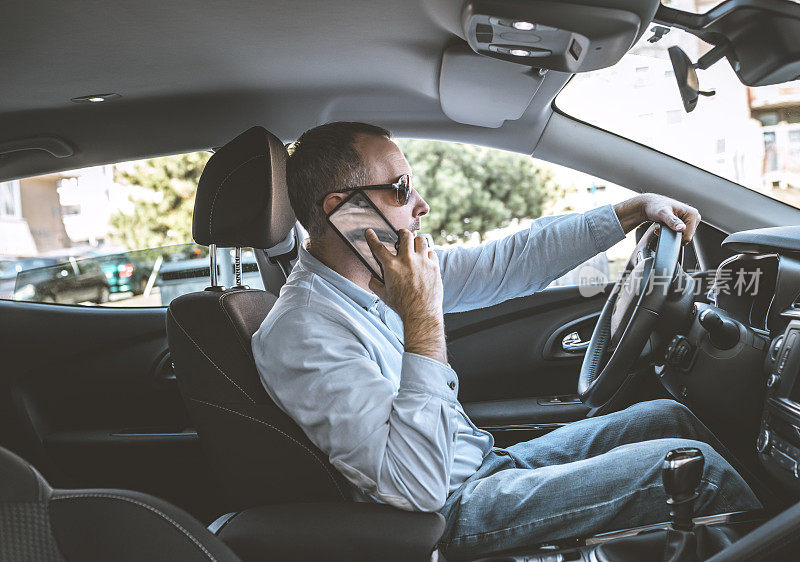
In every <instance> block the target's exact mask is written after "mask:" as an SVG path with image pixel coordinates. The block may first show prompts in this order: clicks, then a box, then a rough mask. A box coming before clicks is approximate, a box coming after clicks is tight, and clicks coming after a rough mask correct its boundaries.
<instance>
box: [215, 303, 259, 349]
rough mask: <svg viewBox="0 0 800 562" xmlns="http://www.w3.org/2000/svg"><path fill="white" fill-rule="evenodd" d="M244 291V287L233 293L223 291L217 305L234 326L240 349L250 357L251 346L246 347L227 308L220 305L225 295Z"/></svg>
mask: <svg viewBox="0 0 800 562" xmlns="http://www.w3.org/2000/svg"><path fill="white" fill-rule="evenodd" d="M246 291H247V290H246V289H244V290H241V291H235V292H233V293H223V294H222V296H221V297H220V298H219V307H220V308H221V309H222V312H224V313H225V316H227V317H228V320H229V321H230V323H231V325H233V326H234V331H235V332H236V339H237V340H239V343H240V344H241V346H242V350H243V351H244V353H245V355H247V356H248V357H251V356H252V353H253V350H252V347H251V349H247V347H245V345H244V342H243V341H242V338H241V337H240V336H239V330H237V329H236V323H235V322H234V321H233V318H232V317H231V315H230V313H229V312H228V309H227V308H225V307H224V306H222V301H223V300H225V297H227V296H230V295H233V294H239V293H243V292H246Z"/></svg>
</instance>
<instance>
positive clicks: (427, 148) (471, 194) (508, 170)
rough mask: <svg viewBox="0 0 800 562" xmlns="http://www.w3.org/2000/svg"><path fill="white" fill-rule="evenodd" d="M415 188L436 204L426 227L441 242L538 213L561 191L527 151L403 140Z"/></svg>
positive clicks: (482, 233)
mask: <svg viewBox="0 0 800 562" xmlns="http://www.w3.org/2000/svg"><path fill="white" fill-rule="evenodd" d="M398 144H399V145H400V148H402V150H403V152H404V153H405V155H406V158H407V159H408V161H409V163H410V164H411V169H412V170H413V172H414V188H415V189H417V191H419V193H420V194H421V195H422V196H423V197H424V198H425V200H426V201H427V202H428V204H429V205H430V207H431V212H430V214H429V215H428V216H427V217H426V218H425V220H424V224H425V230H427V231H428V232H430V233H431V235H432V236H433V238H434V240H435V241H436V243H437V244H442V243H453V242H457V241H460V240H466V239H469V238H470V237H471V236H472V235H473V233H475V232H477V233H478V234H479V235H480V236H481V237H483V235H484V234H485V233H486V232H487V231H489V230H492V229H495V228H500V227H503V226H506V225H508V224H509V223H510V222H511V220H512V219H514V218H516V219H525V218H537V217H539V216H541V214H542V211H543V208H544V206H545V205H546V203H547V202H548V201H550V200H552V199H555V198H557V197H558V196H559V194H560V192H561V190H560V188H559V187H558V185H557V184H556V183H555V181H554V180H553V178H552V175H551V173H550V171H549V170H547V169H545V168H542V167H540V166H538V165H537V164H536V162H535V161H534V160H533V159H531V158H530V157H528V156H523V155H519V154H513V153H510V152H504V151H501V150H494V149H489V148H482V147H478V146H471V145H464V144H456V143H446V142H438V141H419V140H401V141H399V142H398Z"/></svg>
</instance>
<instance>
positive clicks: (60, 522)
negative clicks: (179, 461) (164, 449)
mask: <svg viewBox="0 0 800 562" xmlns="http://www.w3.org/2000/svg"><path fill="white" fill-rule="evenodd" d="M64 560H66V561H67V562H71V561H73V560H74V561H79V560H80V561H83V560H114V561H115V562H144V561H148V562H158V561H161V560H163V561H165V562H166V561H170V562H171V561H175V560H180V561H182V562H194V561H197V562H209V561H217V562H239V558H238V557H237V556H236V555H235V554H234V553H233V551H232V550H230V549H229V548H228V547H227V546H225V544H223V542H222V541H221V540H220V539H218V538H217V537H215V536H214V535H213V534H212V533H211V532H210V531H209V530H208V529H206V528H205V527H204V526H203V525H202V524H201V523H200V522H199V521H197V520H196V519H195V518H193V517H192V516H191V515H189V514H188V513H186V512H185V511H183V510H181V509H179V508H177V507H175V506H174V505H172V504H170V503H167V502H165V501H163V500H160V499H158V498H155V497H153V496H150V495H148V494H142V493H139V492H131V491H127V490H108V489H95V490H54V489H53V488H51V487H50V485H49V484H48V483H47V481H45V479H44V478H43V477H42V476H41V475H40V474H39V473H38V472H37V471H36V469H34V468H33V467H32V466H31V465H30V464H28V463H27V462H25V461H24V460H23V459H21V458H20V457H18V456H16V455H15V454H13V453H11V452H10V451H8V450H6V449H3V448H2V447H0V562H56V561H64Z"/></svg>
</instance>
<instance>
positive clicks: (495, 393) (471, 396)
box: [446, 285, 611, 427]
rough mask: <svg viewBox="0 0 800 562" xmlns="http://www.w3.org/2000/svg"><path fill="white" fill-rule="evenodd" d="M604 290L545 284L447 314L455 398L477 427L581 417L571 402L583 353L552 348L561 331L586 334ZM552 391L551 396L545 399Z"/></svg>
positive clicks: (557, 343)
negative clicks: (533, 290)
mask: <svg viewBox="0 0 800 562" xmlns="http://www.w3.org/2000/svg"><path fill="white" fill-rule="evenodd" d="M610 287H611V286H610V285H609V286H607V287H606V288H605V291H603V292H597V293H596V294H593V295H591V296H584V294H582V293H585V291H582V290H581V289H580V288H579V287H552V288H549V289H546V290H544V291H541V292H539V293H535V294H533V295H530V296H527V297H522V298H518V299H513V300H511V301H507V302H505V303H501V304H498V305H496V306H492V307H488V308H483V309H479V310H473V311H468V312H462V313H456V314H449V315H447V317H446V326H447V336H448V354H449V360H450V364H451V365H452V367H453V369H455V371H456V373H458V376H459V381H460V389H459V400H460V401H461V402H462V403H463V404H464V408H465V410H466V411H467V413H468V414H469V415H470V417H471V418H472V420H473V421H474V422H475V423H476V425H478V426H481V427H499V426H519V425H524V424H538V425H547V424H551V423H555V424H560V423H566V422H569V421H574V420H577V419H580V418H582V417H585V415H586V413H587V412H588V411H589V409H588V408H586V407H585V406H583V405H582V404H580V403H576V402H575V397H574V395H575V392H576V389H577V386H578V373H579V372H580V366H581V362H582V360H583V352H582V351H578V352H575V353H567V352H555V349H557V348H558V347H560V345H561V343H560V342H561V339H562V338H563V336H562V334H564V335H566V334H568V333H571V332H572V331H575V330H576V329H577V330H579V331H580V332H581V334H582V336H583V337H584V338H588V337H589V335H590V334H591V327H592V326H593V324H592V323H593V321H594V319H595V318H596V316H597V313H598V312H599V311H600V309H601V308H602V305H603V303H604V302H605V297H606V294H607V292H608V290H609V289H610ZM553 397H558V398H557V399H556V400H552V398H553Z"/></svg>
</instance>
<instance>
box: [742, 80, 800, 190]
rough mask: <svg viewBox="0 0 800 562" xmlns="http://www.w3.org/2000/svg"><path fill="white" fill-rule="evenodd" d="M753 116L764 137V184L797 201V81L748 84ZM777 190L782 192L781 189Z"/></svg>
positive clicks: (799, 141)
mask: <svg viewBox="0 0 800 562" xmlns="http://www.w3.org/2000/svg"><path fill="white" fill-rule="evenodd" d="M748 94H749V95H748V98H749V105H750V112H751V115H752V116H753V118H755V119H757V120H758V121H759V122H760V123H761V131H762V137H763V141H764V158H763V161H762V174H763V178H764V179H763V181H764V187H765V188H766V189H771V190H772V191H773V192H776V191H777V193H774V196H775V197H777V198H779V199H785V200H790V202H793V203H794V204H797V203H798V202H800V81H794V82H789V83H788V84H776V85H773V86H761V87H759V88H749V89H748ZM781 190H783V191H784V192H783V193H781Z"/></svg>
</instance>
